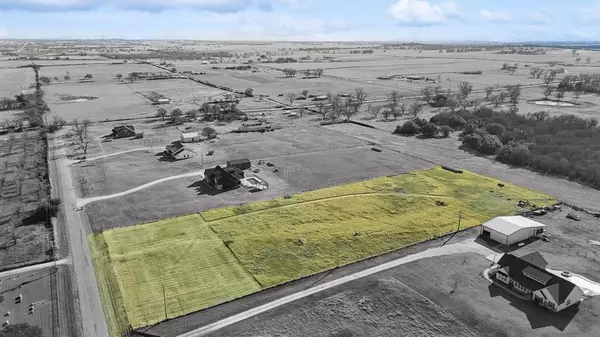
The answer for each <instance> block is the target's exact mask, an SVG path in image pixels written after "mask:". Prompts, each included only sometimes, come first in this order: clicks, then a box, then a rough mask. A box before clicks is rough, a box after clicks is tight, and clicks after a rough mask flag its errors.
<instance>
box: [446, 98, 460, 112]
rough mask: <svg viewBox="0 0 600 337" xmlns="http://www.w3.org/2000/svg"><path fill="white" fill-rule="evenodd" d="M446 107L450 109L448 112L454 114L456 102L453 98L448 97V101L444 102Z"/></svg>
mask: <svg viewBox="0 0 600 337" xmlns="http://www.w3.org/2000/svg"><path fill="white" fill-rule="evenodd" d="M446 106H447V107H448V108H449V109H450V111H452V112H456V108H457V107H458V102H457V101H456V99H455V98H454V97H453V96H448V99H447V100H446Z"/></svg>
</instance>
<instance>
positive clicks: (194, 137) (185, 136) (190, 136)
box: [181, 132, 201, 143]
mask: <svg viewBox="0 0 600 337" xmlns="http://www.w3.org/2000/svg"><path fill="white" fill-rule="evenodd" d="M200 139H201V138H200V135H199V134H198V132H182V133H181V142H182V143H193V142H199V141H200Z"/></svg>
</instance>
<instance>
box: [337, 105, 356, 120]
mask: <svg viewBox="0 0 600 337" xmlns="http://www.w3.org/2000/svg"><path fill="white" fill-rule="evenodd" d="M357 103H358V102H355V101H353V100H347V101H346V103H344V105H343V106H342V109H341V114H342V115H344V116H346V120H348V121H349V120H350V118H352V116H354V115H356V113H357V112H358V107H357V106H359V105H358V104H357Z"/></svg>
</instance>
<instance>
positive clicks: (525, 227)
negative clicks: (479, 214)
mask: <svg viewBox="0 0 600 337" xmlns="http://www.w3.org/2000/svg"><path fill="white" fill-rule="evenodd" d="M545 228H546V225H544V224H541V223H539V222H537V221H533V220H531V219H528V218H525V217H522V216H501V217H497V218H494V219H492V220H490V221H488V222H486V223H485V224H483V226H481V235H482V236H483V237H486V238H490V239H492V240H494V241H496V242H500V243H502V244H504V245H506V246H510V245H512V244H515V243H517V242H521V241H524V240H527V239H529V238H530V237H533V236H536V235H539V234H541V233H543V232H544V231H545Z"/></svg>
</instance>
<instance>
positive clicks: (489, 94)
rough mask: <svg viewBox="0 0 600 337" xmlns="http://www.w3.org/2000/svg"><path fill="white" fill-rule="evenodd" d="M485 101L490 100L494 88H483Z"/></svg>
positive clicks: (489, 86)
mask: <svg viewBox="0 0 600 337" xmlns="http://www.w3.org/2000/svg"><path fill="white" fill-rule="evenodd" d="M484 90H485V99H490V96H492V94H493V93H494V87H493V86H491V85H486V86H485V89H484Z"/></svg>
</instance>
